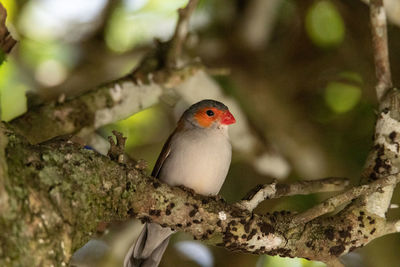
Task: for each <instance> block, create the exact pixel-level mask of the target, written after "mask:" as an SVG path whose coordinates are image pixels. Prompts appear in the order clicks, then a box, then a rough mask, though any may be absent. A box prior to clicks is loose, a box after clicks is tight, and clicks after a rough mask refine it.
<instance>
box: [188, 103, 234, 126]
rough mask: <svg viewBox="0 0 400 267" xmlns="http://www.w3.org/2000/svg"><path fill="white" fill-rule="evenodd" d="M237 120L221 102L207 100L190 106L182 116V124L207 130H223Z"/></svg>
mask: <svg viewBox="0 0 400 267" xmlns="http://www.w3.org/2000/svg"><path fill="white" fill-rule="evenodd" d="M235 122H236V120H235V118H234V117H233V115H232V114H231V113H230V112H229V109H228V107H227V106H225V105H224V104H222V103H221V102H218V101H215V100H210V99H205V100H202V101H200V102H197V103H196V104H193V105H192V106H190V107H189V108H188V109H187V110H186V111H185V112H184V113H183V115H182V117H181V119H180V124H185V125H187V126H189V125H191V126H195V127H199V128H205V129H213V128H221V126H227V125H229V124H233V123H235Z"/></svg>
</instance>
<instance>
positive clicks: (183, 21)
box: [166, 0, 198, 68]
mask: <svg viewBox="0 0 400 267" xmlns="http://www.w3.org/2000/svg"><path fill="white" fill-rule="evenodd" d="M197 3H198V0H190V1H189V3H188V4H187V5H186V7H185V8H180V9H179V10H178V13H179V18H178V22H177V24H176V28H175V32H174V36H173V37H172V39H171V40H170V47H169V51H168V53H167V59H166V64H167V67H169V68H171V67H175V66H176V63H177V60H178V59H179V57H180V56H181V53H182V46H183V43H184V42H185V40H186V36H187V33H188V30H189V19H190V16H191V15H192V13H193V11H194V9H195V8H196V6H197Z"/></svg>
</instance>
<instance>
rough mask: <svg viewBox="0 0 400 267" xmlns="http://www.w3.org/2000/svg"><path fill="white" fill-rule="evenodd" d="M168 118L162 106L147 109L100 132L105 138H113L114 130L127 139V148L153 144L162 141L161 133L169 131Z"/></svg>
mask: <svg viewBox="0 0 400 267" xmlns="http://www.w3.org/2000/svg"><path fill="white" fill-rule="evenodd" d="M168 120H169V119H168V116H166V114H165V112H163V110H162V108H161V107H160V106H155V107H152V108H148V109H145V110H143V111H141V112H138V113H136V114H134V115H133V116H131V117H129V118H127V119H125V120H121V121H119V122H116V123H112V124H109V125H107V126H105V127H103V128H102V129H101V130H100V131H101V133H102V135H103V136H104V137H107V136H112V130H117V131H119V132H121V133H123V135H124V136H125V137H127V140H126V148H127V150H128V151H129V150H131V149H132V148H133V147H136V146H140V145H145V144H151V143H154V142H157V141H160V137H159V133H160V132H161V133H162V132H163V131H165V130H166V129H168V128H169V127H168V124H169V121H168Z"/></svg>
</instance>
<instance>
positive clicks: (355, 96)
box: [325, 82, 361, 113]
mask: <svg viewBox="0 0 400 267" xmlns="http://www.w3.org/2000/svg"><path fill="white" fill-rule="evenodd" d="M360 98H361V88H360V87H358V86H356V85H351V84H346V83H342V82H331V83H329V84H328V85H327V86H326V88H325V102H326V104H327V105H328V107H329V108H330V109H331V110H333V111H334V112H336V113H344V112H347V111H349V110H351V109H352V108H353V107H354V106H355V105H356V104H357V103H358V101H359V100H360Z"/></svg>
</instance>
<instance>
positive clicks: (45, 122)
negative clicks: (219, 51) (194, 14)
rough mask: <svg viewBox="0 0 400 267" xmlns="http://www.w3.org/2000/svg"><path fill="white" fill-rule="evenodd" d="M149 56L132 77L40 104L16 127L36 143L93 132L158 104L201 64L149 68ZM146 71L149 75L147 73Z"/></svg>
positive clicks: (13, 122)
mask: <svg viewBox="0 0 400 267" xmlns="http://www.w3.org/2000/svg"><path fill="white" fill-rule="evenodd" d="M151 60H152V59H149V58H146V59H145V60H144V61H143V62H142V64H141V66H140V67H139V68H138V69H137V70H136V71H135V73H134V74H133V75H132V76H127V77H123V78H121V79H119V80H116V81H113V82H110V83H108V84H105V85H103V86H100V87H98V88H96V89H94V90H92V91H89V92H87V93H85V94H83V95H81V96H79V97H76V98H73V99H69V100H67V101H64V102H62V103H50V104H44V105H41V106H37V107H34V108H32V109H31V110H29V111H28V112H27V113H26V114H24V115H23V116H21V117H19V118H17V119H15V120H13V121H12V122H11V124H12V126H14V127H15V130H17V131H18V132H19V133H20V134H22V135H24V136H25V137H26V138H27V139H28V140H29V142H31V143H32V144H36V143H40V142H43V141H45V140H49V139H51V138H53V137H56V136H61V135H66V134H73V133H78V132H81V133H83V134H84V133H87V132H92V131H93V130H94V129H97V128H99V127H101V126H104V125H106V124H109V123H111V122H115V121H118V120H121V119H124V118H127V117H129V116H131V115H133V114H135V113H136V112H139V111H141V110H143V109H145V108H148V107H149V106H151V105H153V104H155V103H157V102H158V101H159V97H160V96H161V94H162V93H163V91H164V89H165V88H171V87H174V86H176V85H178V84H180V83H181V82H182V81H184V80H185V79H186V78H188V77H191V76H192V75H193V73H194V72H196V71H197V70H198V69H199V66H197V65H196V66H195V65H189V66H186V67H185V68H183V69H180V70H175V71H165V70H148V69H146V72H142V71H141V70H142V69H141V68H142V67H143V68H144V67H147V62H148V61H151ZM144 74H145V75H144Z"/></svg>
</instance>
